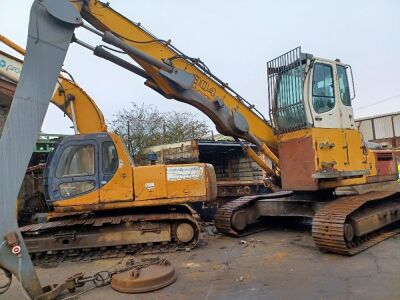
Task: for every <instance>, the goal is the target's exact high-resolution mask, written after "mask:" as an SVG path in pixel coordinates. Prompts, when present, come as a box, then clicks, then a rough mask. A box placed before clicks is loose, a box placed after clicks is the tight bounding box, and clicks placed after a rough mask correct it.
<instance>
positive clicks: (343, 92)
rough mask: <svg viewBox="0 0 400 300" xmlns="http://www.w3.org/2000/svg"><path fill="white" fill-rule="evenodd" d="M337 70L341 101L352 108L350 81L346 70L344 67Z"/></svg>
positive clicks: (337, 67) (338, 67) (338, 66)
mask: <svg viewBox="0 0 400 300" xmlns="http://www.w3.org/2000/svg"><path fill="white" fill-rule="evenodd" d="M336 69H337V74H338V79H339V90H340V99H342V103H343V104H344V105H346V106H351V101H350V89H349V81H348V80H347V73H346V68H345V67H344V66H340V65H337V66H336Z"/></svg>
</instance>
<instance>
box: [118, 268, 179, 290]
mask: <svg viewBox="0 0 400 300" xmlns="http://www.w3.org/2000/svg"><path fill="white" fill-rule="evenodd" d="M176 278H177V277H176V273H175V269H174V267H172V266H171V264H170V263H169V262H168V261H167V260H161V261H160V263H154V264H149V265H146V264H145V265H144V266H143V267H141V268H134V269H133V270H129V271H126V272H123V273H119V274H115V275H113V276H112V280H111V287H112V288H113V289H114V290H116V291H118V292H122V293H130V294H134V293H145V292H150V291H155V290H158V289H161V288H163V287H166V286H168V285H170V284H172V283H173V282H175V280H176Z"/></svg>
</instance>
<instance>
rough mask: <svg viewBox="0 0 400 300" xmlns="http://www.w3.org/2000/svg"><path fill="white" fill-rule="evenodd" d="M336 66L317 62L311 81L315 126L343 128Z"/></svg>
mask: <svg viewBox="0 0 400 300" xmlns="http://www.w3.org/2000/svg"><path fill="white" fill-rule="evenodd" d="M335 73H336V70H335V66H334V65H333V64H330V63H327V62H315V63H314V67H313V71H312V74H311V82H310V97H309V99H310V102H311V103H310V107H311V112H312V118H313V123H314V127H319V128H341V120H340V119H341V116H340V110H339V105H340V103H338V101H337V99H336V96H337V95H336V94H337V91H336V89H335V80H334V79H335Z"/></svg>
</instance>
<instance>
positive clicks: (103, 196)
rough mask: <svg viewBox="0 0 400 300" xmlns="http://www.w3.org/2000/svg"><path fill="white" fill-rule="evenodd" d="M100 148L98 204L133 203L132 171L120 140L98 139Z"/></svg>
mask: <svg viewBox="0 0 400 300" xmlns="http://www.w3.org/2000/svg"><path fill="white" fill-rule="evenodd" d="M98 142H99V148H100V153H101V154H100V157H101V159H100V164H101V167H100V170H99V174H100V186H101V187H100V203H102V204H106V203H115V202H126V201H133V174H132V172H133V169H132V165H131V164H130V163H129V161H128V160H127V157H126V155H127V152H126V151H127V150H126V149H125V148H124V145H123V144H122V141H121V139H112V138H110V136H108V137H107V138H106V139H98Z"/></svg>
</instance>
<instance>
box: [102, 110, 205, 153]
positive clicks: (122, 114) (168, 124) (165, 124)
mask: <svg viewBox="0 0 400 300" xmlns="http://www.w3.org/2000/svg"><path fill="white" fill-rule="evenodd" d="M109 126H110V129H111V130H112V131H114V132H115V133H116V134H118V135H119V136H120V137H121V138H122V139H123V141H124V142H125V143H126V145H127V146H128V148H129V149H130V152H131V154H132V155H133V156H134V157H135V158H137V159H143V157H142V151H143V149H144V148H147V147H151V146H155V145H160V144H168V143H176V142H182V141H188V140H191V139H199V138H204V137H205V136H206V135H207V134H209V133H210V129H209V127H208V126H207V124H206V122H205V120H200V119H199V118H198V117H197V116H196V115H194V114H192V113H188V112H176V111H173V112H160V111H159V110H158V109H157V108H156V107H154V106H152V105H145V104H144V103H142V104H136V103H132V104H131V106H130V107H129V108H128V109H123V110H121V111H119V112H118V113H117V114H116V115H115V118H114V119H113V120H112V121H111V122H109ZM128 127H129V135H128Z"/></svg>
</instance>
